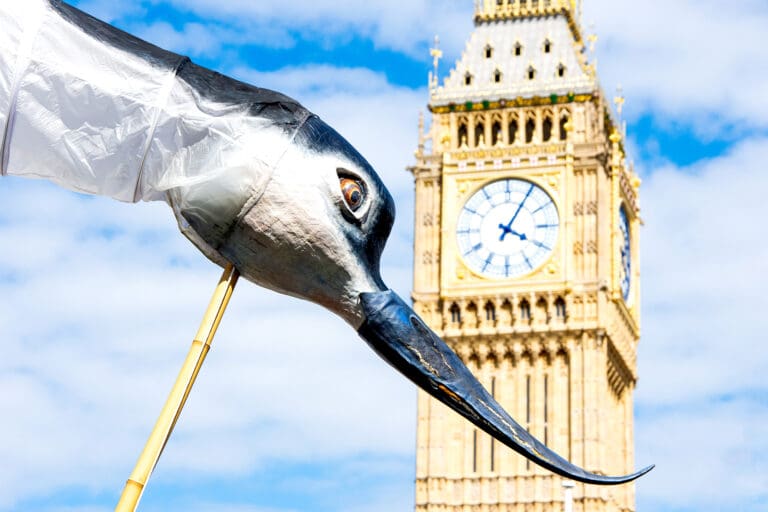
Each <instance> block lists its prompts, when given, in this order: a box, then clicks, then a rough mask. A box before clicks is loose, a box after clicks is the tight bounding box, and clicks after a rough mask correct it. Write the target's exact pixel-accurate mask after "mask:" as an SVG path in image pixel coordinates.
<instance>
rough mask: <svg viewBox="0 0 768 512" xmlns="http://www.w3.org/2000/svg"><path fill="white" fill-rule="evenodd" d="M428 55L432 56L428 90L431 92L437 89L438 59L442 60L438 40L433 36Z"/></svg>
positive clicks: (438, 77)
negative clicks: (432, 44) (433, 39)
mask: <svg viewBox="0 0 768 512" xmlns="http://www.w3.org/2000/svg"><path fill="white" fill-rule="evenodd" d="M429 54H430V55H431V56H432V72H431V73H430V74H429V88H430V89H431V90H435V89H437V86H438V85H439V83H440V59H442V58H443V51H442V50H441V49H440V38H439V37H438V36H437V35H436V36H435V44H434V46H433V47H432V48H430V49H429Z"/></svg>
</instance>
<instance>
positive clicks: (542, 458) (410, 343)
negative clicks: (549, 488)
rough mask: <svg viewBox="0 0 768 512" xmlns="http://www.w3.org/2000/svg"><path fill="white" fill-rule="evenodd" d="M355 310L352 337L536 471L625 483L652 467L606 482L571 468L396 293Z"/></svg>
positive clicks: (367, 299) (368, 297)
mask: <svg viewBox="0 0 768 512" xmlns="http://www.w3.org/2000/svg"><path fill="white" fill-rule="evenodd" d="M360 305H361V307H362V310H363V315H364V316H365V320H364V322H363V324H362V326H361V327H360V328H359V330H358V333H359V334H360V336H361V337H362V338H363V339H364V340H365V341H366V342H367V343H368V344H369V345H370V346H371V348H373V350H374V351H376V352H377V353H378V354H379V355H380V356H381V357H382V358H383V359H384V360H385V361H387V362H388V363H389V364H391V365H392V366H394V367H395V369H397V370H398V371H399V372H401V373H402V374H403V375H405V376H406V377H407V378H408V379H409V380H411V381H412V382H413V383H414V384H416V385H417V386H419V387H420V388H422V389H423V390H424V391H426V392H427V393H429V394H431V395H432V396H433V397H435V398H436V399H437V400H439V401H441V402H442V403H444V404H446V405H447V406H448V407H450V408H451V409H453V410H454V411H456V412H458V413H459V414H461V415H462V416H464V417H465V418H467V419H468V420H469V421H471V422H472V423H474V424H475V425H476V426H477V427H478V428H481V429H482V430H484V431H485V432H487V433H488V434H490V435H491V436H493V437H494V438H496V439H497V440H499V441H500V442H502V443H504V444H506V445H507V446H509V447H510V448H512V449H513V450H515V451H516V452H518V453H520V454H521V455H523V456H525V457H527V458H528V459H530V460H531V461H533V462H535V463H537V464H539V465H540V466H542V467H544V468H546V469H549V470H550V471H553V472H554V473H556V474H559V475H561V476H563V477H565V478H570V479H573V480H576V481H579V482H584V483H590V484H599V485H616V484H622V483H626V482H631V481H632V480H635V479H636V478H639V477H641V476H643V475H645V474H646V473H648V472H649V471H651V470H652V469H653V468H654V466H648V467H647V468H645V469H643V470H641V471H638V472H637V473H634V474H631V475H627V476H621V477H611V476H603V475H598V474H595V473H590V472H588V471H586V470H584V469H582V468H580V467H578V466H575V465H574V464H571V463H570V462H568V461H567V460H565V459H564V458H562V457H560V456H559V455H557V454H556V453H555V452H553V451H552V450H550V449H549V448H547V447H546V446H545V445H544V444H543V443H541V442H540V441H538V440H537V439H536V438H534V437H533V436H531V435H530V434H529V433H528V431H527V430H526V429H524V428H523V427H522V426H520V425H519V424H518V423H517V422H515V420H514V419H512V417H511V416H510V415H509V414H508V413H507V412H506V411H504V409H503V408H502V407H501V406H500V405H499V404H498V403H497V402H496V400H494V398H493V397H492V396H491V395H490V393H488V392H487V391H486V390H485V389H484V388H483V386H482V385H481V384H480V383H479V382H478V380H477V379H476V378H475V377H474V375H472V372H470V370H469V369H468V368H467V367H466V366H465V365H464V363H463V362H462V361H461V359H459V357H458V356H457V355H456V354H455V353H454V352H453V351H452V350H451V349H450V348H449V347H448V346H447V345H446V344H445V342H444V341H443V340H442V339H440V338H439V337H438V336H437V335H436V334H435V333H434V332H432V330H430V329H429V328H428V327H427V326H426V324H425V323H424V322H423V321H422V320H421V319H420V318H419V317H418V315H416V313H415V312H414V311H413V310H412V309H411V308H410V307H409V306H408V305H407V304H406V303H405V302H404V301H403V300H402V299H401V298H400V297H399V296H398V295H397V294H396V293H394V292H392V291H391V290H387V291H381V292H375V293H363V294H361V295H360Z"/></svg>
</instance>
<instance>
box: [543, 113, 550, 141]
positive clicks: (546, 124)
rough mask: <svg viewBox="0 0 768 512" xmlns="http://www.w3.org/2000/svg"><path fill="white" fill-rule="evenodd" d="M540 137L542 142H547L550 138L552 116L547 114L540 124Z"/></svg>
mask: <svg viewBox="0 0 768 512" xmlns="http://www.w3.org/2000/svg"><path fill="white" fill-rule="evenodd" d="M542 131H543V133H542V137H543V139H544V142H549V141H550V140H551V139H552V118H551V117H549V116H547V118H546V119H544V125H543V126H542Z"/></svg>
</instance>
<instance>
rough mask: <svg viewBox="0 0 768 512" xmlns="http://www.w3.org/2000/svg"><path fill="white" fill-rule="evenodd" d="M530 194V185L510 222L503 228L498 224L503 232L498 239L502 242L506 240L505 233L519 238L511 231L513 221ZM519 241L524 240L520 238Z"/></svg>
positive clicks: (531, 189) (531, 190)
mask: <svg viewBox="0 0 768 512" xmlns="http://www.w3.org/2000/svg"><path fill="white" fill-rule="evenodd" d="M531 192H533V184H531V188H529V189H528V193H527V194H525V197H524V198H523V200H522V201H520V204H519V205H518V206H517V211H515V214H514V215H513V216H512V220H510V221H509V224H507V225H506V226H504V225H503V224H499V227H500V228H501V229H502V230H503V232H502V233H501V238H500V240H501V241H502V242H503V241H504V238H506V236H507V233H512V234H513V235H517V236H520V235H519V234H518V233H517V232H513V231H512V224H514V222H515V219H517V216H518V215H519V214H520V210H522V209H523V205H525V202H526V201H527V200H528V198H529V197H530V195H531ZM523 236H525V235H523ZM520 240H525V238H523V237H520Z"/></svg>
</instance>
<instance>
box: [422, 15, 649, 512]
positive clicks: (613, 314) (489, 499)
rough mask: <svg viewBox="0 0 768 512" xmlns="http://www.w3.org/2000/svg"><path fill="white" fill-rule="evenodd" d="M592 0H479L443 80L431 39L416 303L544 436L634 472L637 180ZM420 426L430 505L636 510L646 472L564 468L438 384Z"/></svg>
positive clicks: (485, 509) (583, 461)
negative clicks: (597, 40) (562, 471)
mask: <svg viewBox="0 0 768 512" xmlns="http://www.w3.org/2000/svg"><path fill="white" fill-rule="evenodd" d="M580 4H581V2H580V1H577V0H481V1H477V2H476V6H475V29H474V32H473V33H472V35H471V36H470V38H469V41H468V43H467V45H466V48H465V51H464V53H463V54H462V56H461V58H460V59H459V61H458V62H457V63H456V64H455V67H454V68H453V69H452V70H451V71H450V74H449V75H448V76H447V78H445V80H444V82H443V83H442V84H441V83H440V82H439V81H438V77H437V63H438V61H439V58H440V56H441V54H440V52H439V50H437V49H435V50H433V56H434V57H435V68H436V69H435V72H434V73H433V75H432V76H431V78H430V101H429V110H430V112H431V123H430V126H429V128H428V129H425V128H424V121H423V120H422V122H421V123H420V124H421V130H420V140H419V146H418V150H417V152H416V164H415V165H414V166H413V167H412V168H411V169H410V170H411V171H412V173H413V176H414V180H415V189H416V206H415V212H416V219H415V221H416V223H415V242H414V245H415V271H414V285H413V300H414V307H415V309H416V311H417V312H418V313H419V314H420V315H421V317H422V318H424V319H425V321H427V322H428V323H429V324H430V327H432V329H434V330H435V331H436V332H437V333H438V334H440V335H441V336H442V337H443V339H445V340H446V342H448V344H449V345H451V347H452V348H453V349H454V350H455V351H456V352H457V353H458V354H459V356H460V357H461V358H462V359H463V361H464V362H465V363H466V364H467V365H468V366H469V368H470V369H471V370H472V371H473V372H474V373H475V374H476V375H477V377H478V378H479V380H480V381H481V382H482V383H483V385H484V386H485V387H486V389H488V391H489V392H491V393H492V394H493V395H494V396H495V398H496V399H497V400H498V401H499V402H500V403H501V405H502V406H503V407H504V408H505V409H506V410H507V411H508V412H510V413H511V415H512V416H513V417H514V418H515V419H516V420H517V421H518V422H519V423H520V424H521V425H523V426H524V427H526V428H527V429H528V430H529V431H530V432H531V433H532V434H533V435H534V436H536V437H537V438H538V439H539V440H541V441H542V442H544V443H545V444H546V445H547V446H549V447H550V448H552V449H553V450H555V451H556V452H558V453H559V454H560V455H562V456H564V457H565V458H567V459H569V460H570V461H571V462H573V463H575V464H577V465H579V466H581V467H583V468H585V469H586V470H588V471H592V472H595V473H600V474H609V475H620V474H628V473H631V472H633V470H634V450H633V438H634V435H633V401H632V396H633V392H634V388H635V384H636V382H637V367H636V353H637V344H638V341H639V335H640V314H639V302H640V300H639V297H640V296H639V294H640V282H639V277H640V274H639V271H638V243H639V242H638V232H639V229H638V228H639V225H640V217H639V206H638V187H639V184H640V181H639V179H638V178H637V176H636V175H635V174H634V172H633V169H632V168H631V166H628V165H627V163H626V160H625V156H624V145H623V130H622V128H621V127H620V123H619V121H618V120H617V118H616V116H615V114H614V113H613V112H612V110H611V107H610V103H611V100H610V99H609V98H607V97H606V95H605V94H604V92H603V91H602V89H601V88H600V85H599V83H598V80H597V76H596V70H595V66H594V65H593V64H591V63H590V62H588V59H587V58H586V53H587V50H586V48H585V46H586V45H588V44H589V41H588V42H587V43H585V41H584V37H583V34H582V32H581V28H580V26H579V18H580V12H579V11H580V8H581V5H580ZM622 101H623V100H622V99H621V98H617V99H616V103H617V107H618V110H619V112H620V107H621V102H622ZM417 436H418V448H417V476H416V511H417V512H437V511H440V512H459V511H461V512H468V511H473V512H474V511H477V512H502V511H503V512H560V511H562V510H563V509H564V508H565V507H566V506H570V502H571V500H572V502H573V503H572V507H573V508H572V509H573V510H574V511H576V512H582V511H583V512H602V511H610V512H614V511H617V512H618V511H633V510H634V509H635V497H634V486H633V485H632V484H628V485H623V486H616V487H599V486H591V485H583V484H575V485H574V484H572V483H571V482H566V481H564V480H563V479H562V478H561V477H559V476H554V475H553V474H551V473H549V472H548V471H546V470H543V469H541V468H539V467H537V466H535V465H533V464H531V463H529V462H528V461H527V460H526V459H524V458H523V457H521V456H519V455H517V454H516V453H514V452H513V451H512V450H510V449H507V448H506V447H505V446H502V445H500V444H499V443H497V442H495V441H493V440H492V439H491V438H490V437H489V436H488V435H486V434H485V433H483V432H481V431H479V430H478V429H476V428H475V427H474V426H473V425H472V424H470V423H469V422H467V421H466V420H464V419H463V418H461V417H460V416H459V415H457V414H456V413H454V412H452V411H450V410H449V409H448V408H447V407H445V406H443V405H442V404H440V403H438V402H437V401H435V400H433V399H431V398H430V397H429V396H428V395H427V394H426V393H423V392H420V394H419V401H418V435H417ZM566 510H567V508H566Z"/></svg>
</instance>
